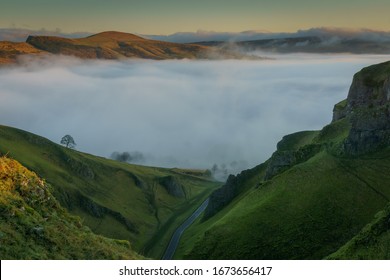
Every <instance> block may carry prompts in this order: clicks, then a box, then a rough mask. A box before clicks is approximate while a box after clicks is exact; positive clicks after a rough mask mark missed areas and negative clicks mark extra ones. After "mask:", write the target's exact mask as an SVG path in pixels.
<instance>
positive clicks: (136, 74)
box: [0, 55, 389, 172]
mask: <svg viewBox="0 0 390 280" xmlns="http://www.w3.org/2000/svg"><path fill="white" fill-rule="evenodd" d="M275 58H276V59H275V60H269V61H237V60H228V61H185V60H183V61H176V60H172V61H141V60H129V61H87V62H86V61H80V60H77V59H74V58H72V59H71V58H67V57H61V58H53V57H52V58H50V57H48V58H40V59H39V60H35V59H25V60H24V64H23V65H24V66H21V67H14V68H2V69H0V84H1V88H0V100H1V102H0V120H1V123H2V124H4V125H9V126H14V127H17V128H21V129H25V130H28V131H30V132H33V133H36V134H39V135H42V136H44V137H47V138H49V139H51V140H52V141H54V142H57V143H58V142H59V141H60V139H61V137H63V136H64V135H65V134H70V135H72V136H73V138H74V140H75V141H76V143H77V149H78V150H80V151H84V152H88V153H92V154H97V155H100V156H105V157H110V156H111V154H112V153H113V151H139V152H140V153H142V154H143V156H144V164H147V165H156V166H165V167H188V168H209V169H210V168H212V166H213V165H214V164H217V165H218V166H219V168H220V169H221V166H222V164H225V167H226V168H230V169H229V170H233V169H234V168H235V169H234V172H237V171H239V170H238V169H240V170H241V169H245V168H248V167H252V166H255V165H257V164H259V163H261V162H262V161H264V160H266V159H267V158H268V157H269V156H270V155H271V154H272V152H273V151H274V150H275V147H276V143H277V142H278V141H279V140H280V139H281V138H282V136H283V135H285V134H288V133H292V132H296V131H300V130H312V129H320V128H321V127H323V126H324V125H325V124H327V123H329V122H330V120H331V118H332V108H333V105H334V104H335V103H337V102H338V101H340V100H342V99H344V98H346V96H347V92H348V88H349V85H350V83H351V80H352V75H353V74H354V73H355V72H356V71H358V70H360V69H361V68H362V67H364V66H367V65H370V64H373V63H376V62H382V61H384V60H387V59H389V57H386V56H352V55H351V56H347V55H345V56H325V55H323V56H320V55H310V56H304V55H300V56H292V55H290V56H287V55H285V56H278V57H275ZM122 153H123V152H122ZM129 154H130V156H131V153H129ZM236 163H237V164H236ZM229 172H230V171H229Z"/></svg>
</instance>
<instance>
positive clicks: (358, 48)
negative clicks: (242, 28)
mask: <svg viewBox="0 0 390 280" xmlns="http://www.w3.org/2000/svg"><path fill="white" fill-rule="evenodd" d="M194 44H197V45H203V46H209V47H216V48H219V49H223V50H226V51H228V50H237V49H240V50H241V51H243V52H253V51H260V52H276V53H354V54H389V53H390V41H371V40H365V39H355V38H352V39H350V38H337V39H329V38H327V39H324V38H321V37H316V36H304V37H285V38H273V39H259V40H250V41H238V42H235V41H230V42H229V41H226V42H225V41H203V42H195V43H194Z"/></svg>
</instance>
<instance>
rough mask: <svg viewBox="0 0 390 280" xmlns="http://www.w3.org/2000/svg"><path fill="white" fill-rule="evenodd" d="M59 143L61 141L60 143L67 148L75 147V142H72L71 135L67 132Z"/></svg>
mask: <svg viewBox="0 0 390 280" xmlns="http://www.w3.org/2000/svg"><path fill="white" fill-rule="evenodd" d="M60 143H61V144H62V145H64V146H65V147H67V148H71V149H73V148H74V147H76V143H75V142H74V139H73V137H72V136H70V135H69V134H67V135H65V136H64V137H62V139H61V142H60Z"/></svg>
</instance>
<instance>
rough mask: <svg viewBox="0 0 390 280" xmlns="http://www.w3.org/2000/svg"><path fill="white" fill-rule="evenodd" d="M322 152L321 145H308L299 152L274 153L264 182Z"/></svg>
mask: <svg viewBox="0 0 390 280" xmlns="http://www.w3.org/2000/svg"><path fill="white" fill-rule="evenodd" d="M320 150H321V145H320V144H310V145H306V146H304V147H302V148H300V149H298V150H297V151H276V152H275V153H273V155H272V157H271V159H270V162H269V164H268V166H267V171H266V173H265V176H264V180H269V179H271V178H272V177H274V176H275V175H277V174H279V173H281V172H283V171H285V170H287V169H288V168H290V167H292V166H293V165H295V164H298V163H302V162H305V161H307V160H308V159H309V158H311V157H312V156H314V155H315V154H316V153H318V152H319V151H320Z"/></svg>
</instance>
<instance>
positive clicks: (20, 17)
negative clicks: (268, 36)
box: [0, 0, 390, 34]
mask: <svg viewBox="0 0 390 280" xmlns="http://www.w3.org/2000/svg"><path fill="white" fill-rule="evenodd" d="M389 10H390V1H389V0H370V1H367V0H326V1H324V0H294V1H291V0H196V1H194V0H164V1H162V0H158V1H157V0H144V1H140V0H110V1H108V0H1V9H0V27H1V28H9V27H17V28H29V29H41V28H45V29H49V30H54V29H56V28H59V29H60V30H62V31H63V32H78V31H90V32H100V31H105V30H118V31H124V32H133V33H139V34H170V33H174V32H183V31H197V30H208V31H231V32H239V31H244V30H265V31H270V32H281V31H284V32H291V31H296V30H298V29H307V28H310V27H324V26H325V27H343V28H369V29H376V30H384V31H387V30H390V17H389V16H388V11H389Z"/></svg>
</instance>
